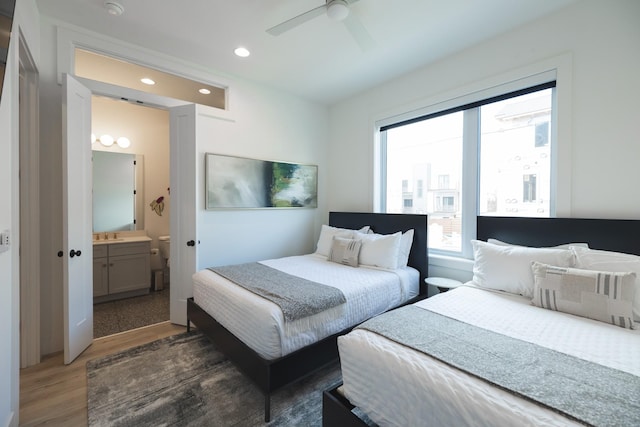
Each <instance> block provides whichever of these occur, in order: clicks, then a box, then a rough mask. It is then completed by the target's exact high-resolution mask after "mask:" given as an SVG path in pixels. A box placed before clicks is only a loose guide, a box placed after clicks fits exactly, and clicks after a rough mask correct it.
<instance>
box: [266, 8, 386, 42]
mask: <svg viewBox="0 0 640 427" xmlns="http://www.w3.org/2000/svg"><path fill="white" fill-rule="evenodd" d="M357 1H359V0H326V3H325V4H323V5H321V6H318V7H315V8H313V9H311V10H309V11H307V12H304V13H302V14H300V15H298V16H296V17H294V18H291V19H288V20H286V21H284V22H282V23H280V24H278V25H276V26H275V27H271V28H269V29H268V30H267V33H269V34H271V35H273V36H279V35H280V34H282V33H284V32H286V31H289V30H291V29H293V28H295V27H297V26H299V25H302V24H304V23H305V22H307V21H310V20H312V19H313V18H316V17H318V16H320V15H322V14H326V15H327V17H329V19H332V20H334V21H342V22H343V23H344V25H345V27H346V28H347V31H349V33H350V34H351V36H352V37H353V38H354V40H355V41H356V43H357V44H358V46H360V48H361V49H362V50H363V51H366V50H369V49H371V48H373V46H374V45H375V42H374V41H373V39H372V38H371V35H369V32H368V31H367V29H366V28H365V27H364V25H362V23H361V22H360V20H359V19H358V18H357V17H356V16H355V15H354V14H353V13H351V8H350V7H351V5H352V4H353V3H356V2H357Z"/></svg>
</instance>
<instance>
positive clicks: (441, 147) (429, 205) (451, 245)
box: [380, 81, 555, 255]
mask: <svg viewBox="0 0 640 427" xmlns="http://www.w3.org/2000/svg"><path fill="white" fill-rule="evenodd" d="M554 91H555V81H554V82H549V83H545V84H542V85H537V86H534V87H530V88H524V89H522V90H518V91H516V92H510V93H507V94H500V95H496V96H493V97H491V98H488V99H485V100H480V101H479V102H474V103H472V104H467V105H462V106H460V107H456V108H449V109H447V110H445V111H436V112H434V113H430V114H428V115H425V116H421V117H417V118H413V119H408V120H404V121H401V122H398V123H392V124H390V125H387V126H382V127H381V128H380V141H381V145H382V150H381V152H382V153H385V154H386V155H383V156H381V157H382V159H381V161H382V162H383V167H382V168H381V170H382V171H386V174H385V176H381V177H380V180H381V189H382V194H381V197H380V199H381V201H382V206H381V210H382V211H383V212H389V213H393V212H397V213H399V212H404V213H427V214H428V215H429V249H430V251H432V250H435V251H444V252H446V253H451V254H454V255H455V254H456V253H458V254H461V253H462V249H463V240H464V241H468V240H470V239H473V238H475V236H468V238H465V239H463V235H464V233H465V230H464V229H463V224H464V221H463V217H464V216H465V215H466V216H467V218H468V219H469V221H474V222H475V217H476V215H498V216H542V217H548V216H552V207H551V156H552V151H551V147H552V141H551V137H550V135H551V128H552V126H553V123H552V117H553V116H554V115H553V105H554ZM473 163H476V165H477V167H474V166H473ZM383 173H384V172H383ZM463 182H464V183H467V187H466V188H465V187H464V186H463ZM423 183H426V186H425V187H426V188H425V189H424V192H425V193H426V194H425V197H424V198H423V197H421V196H422V192H423V189H422V185H424V184H423ZM399 184H400V185H399ZM410 188H415V189H416V193H415V194H413V193H411V192H410V191H409V189H410ZM399 189H402V191H397V190H399ZM469 192H471V193H473V194H468V193H469ZM414 196H415V197H414ZM470 196H471V197H470ZM409 200H410V202H409Z"/></svg>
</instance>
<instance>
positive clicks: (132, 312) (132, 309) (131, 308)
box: [93, 287, 169, 338]
mask: <svg viewBox="0 0 640 427" xmlns="http://www.w3.org/2000/svg"><path fill="white" fill-rule="evenodd" d="M166 320H169V288H168V287H165V288H164V289H162V290H160V291H151V292H150V293H149V294H148V295H143V296H139V297H133V298H126V299H121V300H116V301H109V302H105V303H101V304H95V305H94V306H93V337H94V338H99V337H104V336H107V335H113V334H117V333H118V332H123V331H128V330H130V329H136V328H140V327H142V326H148V325H153V324H155V323H160V322H164V321H166Z"/></svg>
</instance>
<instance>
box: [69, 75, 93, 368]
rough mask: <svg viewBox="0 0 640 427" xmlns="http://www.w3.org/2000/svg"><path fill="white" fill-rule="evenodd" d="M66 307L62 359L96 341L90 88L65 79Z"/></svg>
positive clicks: (77, 353) (76, 353) (70, 357)
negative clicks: (94, 337) (94, 339)
mask: <svg viewBox="0 0 640 427" xmlns="http://www.w3.org/2000/svg"><path fill="white" fill-rule="evenodd" d="M62 115H63V117H62V171H63V172H62V176H63V178H62V179H63V183H62V188H63V201H62V206H63V212H62V218H63V225H62V242H63V243H62V252H63V253H62V260H63V261H62V263H63V306H64V307H63V309H64V363H66V364H69V363H71V362H73V360H74V359H75V358H76V357H78V355H80V353H82V352H83V351H84V349H86V348H87V347H88V346H89V345H90V344H91V342H92V341H93V246H92V230H93V218H92V202H91V200H92V199H91V189H92V181H93V180H92V173H91V169H92V167H91V91H90V90H89V89H87V88H86V87H84V86H83V85H82V84H80V83H79V82H78V81H77V80H75V79H74V78H72V77H71V76H69V75H65V76H64V78H63V105H62Z"/></svg>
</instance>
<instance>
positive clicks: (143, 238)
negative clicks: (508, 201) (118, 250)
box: [93, 235, 152, 245]
mask: <svg viewBox="0 0 640 427" xmlns="http://www.w3.org/2000/svg"><path fill="white" fill-rule="evenodd" d="M100 237H101V238H100V240H96V239H95V235H94V239H93V244H94V245H112V244H117V243H134V242H150V241H151V240H152V239H151V237H149V236H118V238H117V239H113V238H109V239H106V240H105V239H104V238H103V237H104V236H100Z"/></svg>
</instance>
